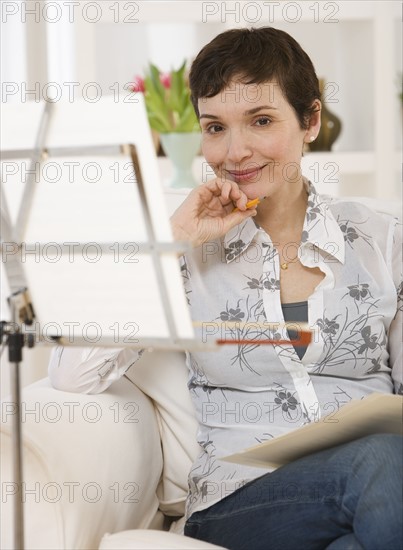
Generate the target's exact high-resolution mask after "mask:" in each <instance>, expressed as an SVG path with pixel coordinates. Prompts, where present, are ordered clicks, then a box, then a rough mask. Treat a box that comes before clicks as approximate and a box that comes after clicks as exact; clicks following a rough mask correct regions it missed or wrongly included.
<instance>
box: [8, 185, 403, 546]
mask: <svg viewBox="0 0 403 550" xmlns="http://www.w3.org/2000/svg"><path fill="white" fill-rule="evenodd" d="M184 194H185V193H184V192H183V191H179V192H177V193H176V192H174V193H171V194H168V196H167V202H168V208H169V210H170V211H172V210H173V209H174V208H175V207H176V206H177V205H178V203H179V202H180V201H181V200H183V196H184ZM353 200H359V201H361V202H364V203H366V204H367V205H368V206H370V207H372V208H375V209H376V210H378V211H382V212H388V213H392V214H394V215H397V216H399V217H400V216H401V205H400V203H399V202H398V201H396V202H392V201H378V200H374V199H367V198H357V197H355V198H354V199H353ZM24 353H29V351H28V350H25V352H24ZM21 412H22V421H23V426H22V428H23V449H24V485H23V496H24V498H25V504H24V512H25V540H26V548H27V549H41V550H45V549H52V550H56V549H66V550H67V549H69V550H72V549H80V550H81V549H82V550H84V549H97V548H100V549H102V550H107V549H108V550H111V549H115V550H117V549H119V550H123V549H141V550H147V549H149V550H159V549H180V548H182V549H186V550H191V549H192V548H206V549H207V548H219V547H217V546H212V545H208V544H206V543H202V542H200V541H196V540H194V539H189V538H187V537H186V538H185V537H184V536H183V535H182V534H177V533H182V531H183V522H181V521H180V519H179V518H180V516H182V515H183V513H184V504H185V499H186V494H187V474H188V471H189V468H190V465H191V463H192V461H193V459H194V457H195V456H196V454H197V453H198V450H199V449H198V445H197V443H196V438H195V434H196V430H197V426H196V420H195V418H194V415H193V408H192V404H191V402H190V397H189V393H188V390H187V368H186V365H185V359H184V353H181V352H162V351H154V352H152V353H147V354H145V355H144V356H143V357H142V358H141V360H140V362H139V363H137V364H135V365H134V366H133V367H132V368H131V369H130V371H129V372H128V373H127V375H126V376H125V377H124V378H123V379H121V380H120V381H118V382H116V383H115V384H113V385H112V386H111V387H110V388H109V390H107V391H106V392H104V393H102V394H99V395H84V394H76V393H67V392H61V391H58V390H55V389H53V388H52V387H51V385H50V382H49V380H48V379H43V380H40V381H39V382H37V383H35V384H31V385H30V386H28V387H27V388H25V389H24V391H23V394H22V407H21ZM0 430H1V431H0V436H1V469H2V471H1V474H2V475H1V479H2V485H1V487H2V498H1V507H2V509H1V519H2V529H1V548H2V549H3V550H6V549H11V548H13V544H12V492H13V487H14V486H13V479H12V472H11V460H12V459H11V411H10V404H9V403H8V402H7V400H5V401H3V403H2V416H1V423H0ZM178 519H179V521H173V523H172V524H171V521H172V520H178ZM169 528H170V529H171V532H167V530H168V529H169Z"/></svg>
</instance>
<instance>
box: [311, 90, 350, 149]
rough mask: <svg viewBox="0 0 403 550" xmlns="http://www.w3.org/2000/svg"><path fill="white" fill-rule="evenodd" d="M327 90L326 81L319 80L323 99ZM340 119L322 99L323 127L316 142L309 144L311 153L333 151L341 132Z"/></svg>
mask: <svg viewBox="0 0 403 550" xmlns="http://www.w3.org/2000/svg"><path fill="white" fill-rule="evenodd" d="M324 88H325V81H324V80H323V79H320V80H319V89H320V93H321V96H322V98H323V91H324ZM341 126H342V125H341V121H340V119H339V118H338V117H337V116H336V115H335V114H334V113H332V112H331V111H329V109H328V108H327V106H326V103H325V101H324V100H323V99H322V112H321V127H320V131H319V134H318V136H317V138H316V139H315V141H313V142H312V143H309V149H310V150H311V151H331V149H332V145H333V143H334V142H335V141H336V139H337V138H338V137H339V134H340V132H341Z"/></svg>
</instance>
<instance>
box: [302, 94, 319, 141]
mask: <svg viewBox="0 0 403 550" xmlns="http://www.w3.org/2000/svg"><path fill="white" fill-rule="evenodd" d="M312 107H313V110H312V114H311V116H310V118H309V126H308V128H307V129H306V131H305V138H304V142H305V143H312V141H315V139H316V138H317V137H318V134H319V130H320V114H321V110H322V103H321V102H320V101H319V99H315V101H314V102H313V103H312Z"/></svg>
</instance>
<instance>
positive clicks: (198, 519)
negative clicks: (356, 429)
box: [185, 434, 403, 550]
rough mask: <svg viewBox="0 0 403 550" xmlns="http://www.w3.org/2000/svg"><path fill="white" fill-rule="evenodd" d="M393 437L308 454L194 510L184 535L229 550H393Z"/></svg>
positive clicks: (398, 541)
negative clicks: (214, 502)
mask: <svg viewBox="0 0 403 550" xmlns="http://www.w3.org/2000/svg"><path fill="white" fill-rule="evenodd" d="M402 450H403V439H402V437H401V436H397V435H391V434H379V435H373V436H367V437H364V438H361V439H358V440H356V441H353V442H351V443H347V444H344V445H340V446H338V447H334V448H332V449H328V450H326V451H321V452H319V453H315V454H312V455H310V456H307V457H304V458H302V459H299V460H297V461H295V462H293V463H291V464H288V465H286V466H283V467H282V468H279V469H278V470H276V471H275V472H273V473H270V474H265V475H263V476H261V477H259V478H257V479H254V480H253V481H251V482H250V483H248V484H246V485H244V486H243V487H242V488H240V489H238V490H236V491H235V492H233V493H232V494H231V495H229V496H228V497H225V498H224V499H222V500H221V501H219V502H217V503H216V504H214V505H212V506H211V507H209V508H207V509H205V510H202V511H199V512H195V513H194V514H193V515H192V516H191V517H190V518H189V520H188V521H187V523H186V526H185V535H188V536H191V537H194V538H197V539H201V540H204V541H207V542H211V543H215V544H218V545H222V546H224V547H225V548H228V549H230V550H277V549H281V550H296V549H301V550H314V549H321V550H323V549H325V548H328V549H329V550H348V549H351V550H361V549H365V550H385V549H387V550H401V549H402V544H403V543H402V540H403V538H402V537H403V533H402V531H403V528H402V517H403V513H402Z"/></svg>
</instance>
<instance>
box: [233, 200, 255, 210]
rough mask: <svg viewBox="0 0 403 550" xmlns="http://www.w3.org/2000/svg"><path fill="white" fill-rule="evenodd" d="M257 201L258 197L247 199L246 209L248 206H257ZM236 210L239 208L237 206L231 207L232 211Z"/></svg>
mask: <svg viewBox="0 0 403 550" xmlns="http://www.w3.org/2000/svg"><path fill="white" fill-rule="evenodd" d="M259 202H260V199H259V198H257V199H253V200H251V201H248V202H247V203H246V209H247V210H249V208H253V207H254V206H257V205H258V204H259ZM238 210H239V208H238V207H235V208H234V209H233V212H237V211H238Z"/></svg>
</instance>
